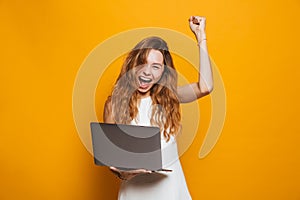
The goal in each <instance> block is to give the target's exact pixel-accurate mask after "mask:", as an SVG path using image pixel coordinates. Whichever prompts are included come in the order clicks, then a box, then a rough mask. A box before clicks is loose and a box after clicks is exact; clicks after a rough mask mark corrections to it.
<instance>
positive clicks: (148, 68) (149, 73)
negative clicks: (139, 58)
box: [143, 65, 151, 76]
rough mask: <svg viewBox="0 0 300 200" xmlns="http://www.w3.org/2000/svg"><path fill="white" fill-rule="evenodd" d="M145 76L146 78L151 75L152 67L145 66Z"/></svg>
mask: <svg viewBox="0 0 300 200" xmlns="http://www.w3.org/2000/svg"><path fill="white" fill-rule="evenodd" d="M143 74H144V75H145V76H149V75H151V67H150V65H145V66H144V67H143Z"/></svg>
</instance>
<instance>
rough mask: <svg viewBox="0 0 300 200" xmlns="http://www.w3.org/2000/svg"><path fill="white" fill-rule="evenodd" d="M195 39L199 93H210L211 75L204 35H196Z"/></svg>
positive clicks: (211, 85)
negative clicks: (197, 50) (197, 52)
mask: <svg viewBox="0 0 300 200" xmlns="http://www.w3.org/2000/svg"><path fill="white" fill-rule="evenodd" d="M196 38H197V41H198V46H199V59H200V63H199V77H198V83H199V88H200V90H201V92H204V91H206V92H208V93H210V92H211V91H212V90H213V73H212V67H211V63H210V58H209V54H208V50H207V44H206V34H205V32H201V33H199V34H196Z"/></svg>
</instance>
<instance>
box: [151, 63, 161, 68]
mask: <svg viewBox="0 0 300 200" xmlns="http://www.w3.org/2000/svg"><path fill="white" fill-rule="evenodd" d="M152 65H159V66H161V67H162V66H163V65H162V64H161V63H152Z"/></svg>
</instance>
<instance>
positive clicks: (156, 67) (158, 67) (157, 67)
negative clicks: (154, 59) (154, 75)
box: [152, 65, 161, 69]
mask: <svg viewBox="0 0 300 200" xmlns="http://www.w3.org/2000/svg"><path fill="white" fill-rule="evenodd" d="M152 67H153V68H154V69H160V68H161V66H160V65H152Z"/></svg>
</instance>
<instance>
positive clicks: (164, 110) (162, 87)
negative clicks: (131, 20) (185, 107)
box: [107, 37, 181, 141]
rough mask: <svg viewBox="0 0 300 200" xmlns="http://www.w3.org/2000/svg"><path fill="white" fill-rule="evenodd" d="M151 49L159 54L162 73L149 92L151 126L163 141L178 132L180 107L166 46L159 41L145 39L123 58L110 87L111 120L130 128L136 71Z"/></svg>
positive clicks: (135, 102) (135, 107)
mask: <svg viewBox="0 0 300 200" xmlns="http://www.w3.org/2000/svg"><path fill="white" fill-rule="evenodd" d="M151 49H155V50H158V51H160V52H161V53H162V55H163V59H164V72H163V74H162V77H161V78H160V80H159V81H158V82H157V83H156V84H155V85H153V86H152V88H151V89H150V96H151V99H152V116H151V124H152V125H157V126H159V127H160V130H161V131H162V132H163V135H164V137H165V139H166V140H167V141H168V140H169V139H170V135H176V134H177V133H178V132H179V131H180V119H181V114H180V107H179V100H178V97H177V72H176V70H175V67H174V64H173V59H172V57H171V54H170V52H169V49H168V46H167V43H166V42H165V41H164V40H163V39H161V38H159V37H149V38H145V39H144V40H142V41H141V42H139V43H138V44H137V45H136V46H135V47H134V48H133V49H132V50H131V51H130V52H129V53H128V55H127V57H126V59H125V61H124V63H123V65H122V69H121V72H120V74H119V77H118V79H117V81H116V83H115V85H114V88H113V91H112V95H111V96H110V97H109V98H108V99H107V101H111V106H112V116H113V118H114V120H115V122H116V123H122V124H130V122H131V121H132V120H135V119H136V117H137V114H138V93H139V92H138V90H137V88H138V84H137V80H136V77H135V72H136V70H137V69H138V68H139V67H141V66H142V65H143V64H146V62H147V56H148V54H149V52H150V50H151Z"/></svg>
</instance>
